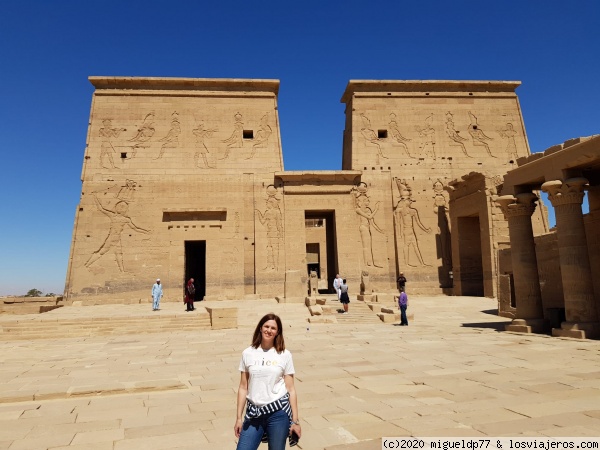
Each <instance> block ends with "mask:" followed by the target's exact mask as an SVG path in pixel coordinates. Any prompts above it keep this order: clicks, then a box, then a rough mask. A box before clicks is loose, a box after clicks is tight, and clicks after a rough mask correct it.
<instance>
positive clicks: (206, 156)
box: [192, 122, 217, 169]
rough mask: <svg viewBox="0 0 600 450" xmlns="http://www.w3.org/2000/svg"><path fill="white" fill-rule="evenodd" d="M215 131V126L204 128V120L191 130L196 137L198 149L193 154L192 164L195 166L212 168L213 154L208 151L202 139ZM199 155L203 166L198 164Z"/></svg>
mask: <svg viewBox="0 0 600 450" xmlns="http://www.w3.org/2000/svg"><path fill="white" fill-rule="evenodd" d="M215 131H217V129H216V128H210V129H209V128H204V122H200V123H199V124H198V126H197V127H196V128H194V129H193V130H192V133H193V134H194V136H195V138H196V149H197V150H198V151H197V152H196V153H195V154H194V164H195V165H196V167H200V168H211V169H214V167H215V163H214V160H215V155H214V154H211V153H210V150H209V149H208V147H207V146H206V143H205V142H204V139H206V138H209V137H211V136H212V134H213V133H214V132H215ZM200 156H202V161H203V163H204V165H203V166H201V165H200V164H199V163H200Z"/></svg>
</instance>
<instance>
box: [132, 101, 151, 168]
mask: <svg viewBox="0 0 600 450" xmlns="http://www.w3.org/2000/svg"><path fill="white" fill-rule="evenodd" d="M153 120H154V111H151V112H149V113H148V114H146V117H144V120H143V122H142V125H141V126H140V128H138V130H137V134H136V135H135V136H134V137H132V138H131V139H129V141H128V142H135V144H133V145H132V146H131V157H132V158H133V157H135V155H136V154H137V151H138V149H140V148H142V149H146V148H148V147H150V144H149V143H148V141H149V140H150V139H151V138H152V136H154V133H155V131H156V129H155V128H154V122H153Z"/></svg>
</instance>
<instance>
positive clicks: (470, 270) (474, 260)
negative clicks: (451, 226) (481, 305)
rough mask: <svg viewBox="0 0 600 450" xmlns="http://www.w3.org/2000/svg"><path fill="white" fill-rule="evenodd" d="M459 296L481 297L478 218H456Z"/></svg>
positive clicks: (481, 281) (481, 277) (482, 292)
mask: <svg viewBox="0 0 600 450" xmlns="http://www.w3.org/2000/svg"><path fill="white" fill-rule="evenodd" d="M457 223H458V236H459V249H458V254H459V261H460V263H459V264H460V282H461V295H472V296H475V297H483V295H484V288H483V257H482V254H481V232H480V230H479V226H480V224H479V216H474V217H459V218H458V222H457Z"/></svg>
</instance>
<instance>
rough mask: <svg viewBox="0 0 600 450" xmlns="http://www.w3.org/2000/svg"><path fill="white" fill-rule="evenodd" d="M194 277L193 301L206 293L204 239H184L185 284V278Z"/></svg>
mask: <svg viewBox="0 0 600 450" xmlns="http://www.w3.org/2000/svg"><path fill="white" fill-rule="evenodd" d="M190 278H193V279H194V286H195V287H196V298H195V301H200V300H203V299H204V296H205V295H206V241H185V279H184V282H183V285H184V286H185V285H186V283H187V280H189V279H190Z"/></svg>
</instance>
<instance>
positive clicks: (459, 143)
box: [446, 111, 471, 158]
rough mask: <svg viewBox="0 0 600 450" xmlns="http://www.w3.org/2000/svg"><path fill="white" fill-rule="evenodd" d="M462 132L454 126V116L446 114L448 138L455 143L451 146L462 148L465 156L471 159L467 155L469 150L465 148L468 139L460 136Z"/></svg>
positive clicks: (449, 113)
mask: <svg viewBox="0 0 600 450" xmlns="http://www.w3.org/2000/svg"><path fill="white" fill-rule="evenodd" d="M459 133H460V131H458V130H457V129H456V127H455V126H454V116H453V115H452V113H451V112H450V111H448V112H447V113H446V134H447V135H448V137H449V138H450V139H451V140H452V141H453V142H454V144H450V145H451V146H454V147H460V149H461V150H462V152H463V153H464V154H465V156H468V157H469V158H471V156H470V155H469V154H468V153H467V148H466V147H465V144H464V142H465V141H466V140H467V138H464V137H462V136H460V135H459Z"/></svg>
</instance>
